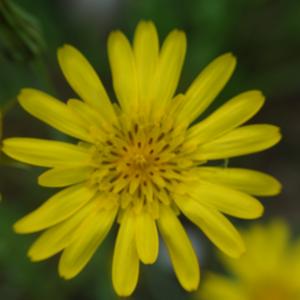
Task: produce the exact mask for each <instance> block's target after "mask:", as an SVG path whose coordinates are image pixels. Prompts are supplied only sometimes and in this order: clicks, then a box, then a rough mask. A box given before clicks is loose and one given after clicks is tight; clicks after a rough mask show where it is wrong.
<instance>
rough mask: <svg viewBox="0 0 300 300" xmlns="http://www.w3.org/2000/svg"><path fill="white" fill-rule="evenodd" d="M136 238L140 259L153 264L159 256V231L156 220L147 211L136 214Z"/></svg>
mask: <svg viewBox="0 0 300 300" xmlns="http://www.w3.org/2000/svg"><path fill="white" fill-rule="evenodd" d="M135 228H136V231H135V240H136V247H137V252H138V255H139V258H140V260H141V261H142V262H143V263H144V264H153V263H154V262H155V261H156V259H157V256H158V247H159V241H158V232H157V227H156V224H155V220H154V219H153V217H152V216H151V215H150V214H149V213H148V212H147V211H141V212H140V213H139V214H137V216H136V223H135Z"/></svg>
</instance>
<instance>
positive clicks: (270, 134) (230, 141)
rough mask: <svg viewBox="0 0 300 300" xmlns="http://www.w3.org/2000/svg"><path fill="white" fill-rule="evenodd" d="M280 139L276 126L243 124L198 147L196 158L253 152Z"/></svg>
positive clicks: (266, 147) (219, 157) (214, 157)
mask: <svg viewBox="0 0 300 300" xmlns="http://www.w3.org/2000/svg"><path fill="white" fill-rule="evenodd" d="M280 139H281V134H280V132H279V128H278V127H276V126H273V125H264V124H256V125H248V126H243V127H240V128H237V129H234V130H232V131H231V132H229V133H227V134H225V135H223V136H222V137H220V138H218V139H216V140H214V141H212V142H209V143H207V144H204V145H202V146H200V147H198V149H197V152H198V153H199V154H198V155H197V159H201V160H208V159H221V158H229V157H234V156H240V155H245V154H249V153H255V152H259V151H262V150H265V149H268V148H270V147H272V146H274V145H275V144H277V143H278V142H279V141H280Z"/></svg>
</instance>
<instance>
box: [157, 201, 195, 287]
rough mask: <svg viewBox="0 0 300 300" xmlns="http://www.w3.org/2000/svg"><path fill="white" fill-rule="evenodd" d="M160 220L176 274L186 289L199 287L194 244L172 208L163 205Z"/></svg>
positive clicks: (160, 228) (162, 233) (159, 223)
mask: <svg viewBox="0 0 300 300" xmlns="http://www.w3.org/2000/svg"><path fill="white" fill-rule="evenodd" d="M159 212H160V216H159V220H158V226H159V231H160V233H161V235H162V237H163V239H164V241H165V243H166V246H167V249H168V252H169V255H170V257H171V261H172V264H173V267H174V271H175V274H176V276H177V278H178V280H179V282H180V284H181V285H182V287H183V288H184V289H186V290H187V291H194V290H196V289H197V288H198V285H199V280H200V270H199V264H198V259H197V256H196V254H195V251H194V249H193V246H192V244H191V242H190V240H189V238H188V236H187V234H186V232H185V230H184V228H183V227H182V225H181V223H180V221H179V220H178V218H177V216H176V214H175V213H174V212H173V211H172V210H171V208H169V207H167V206H164V205H161V206H160V210H159Z"/></svg>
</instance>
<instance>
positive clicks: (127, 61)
mask: <svg viewBox="0 0 300 300" xmlns="http://www.w3.org/2000/svg"><path fill="white" fill-rule="evenodd" d="M107 47H108V58H109V63H110V68H111V72H112V79H113V86H114V90H115V93H116V96H117V98H118V100H119V102H120V104H121V107H122V108H123V109H124V110H125V111H126V112H127V113H132V112H135V111H136V109H137V103H138V84H137V74H136V66H135V59H134V55H133V51H132V49H131V46H130V44H129V41H128V40H127V38H126V37H125V35H124V34H123V33H122V32H120V31H115V32H112V33H111V34H110V35H109V38H108V45H107Z"/></svg>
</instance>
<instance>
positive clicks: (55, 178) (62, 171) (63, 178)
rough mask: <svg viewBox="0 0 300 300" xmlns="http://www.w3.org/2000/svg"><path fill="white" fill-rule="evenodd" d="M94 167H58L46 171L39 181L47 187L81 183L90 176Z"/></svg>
mask: <svg viewBox="0 0 300 300" xmlns="http://www.w3.org/2000/svg"><path fill="white" fill-rule="evenodd" d="M92 171H93V168H92V167H84V166H83V167H80V166H79V167H58V168H54V169H51V170H48V171H46V172H44V173H43V174H42V175H40V176H39V178H38V182H39V184H40V185H42V186H47V187H64V186H68V185H72V184H75V183H80V182H82V181H85V180H87V179H88V178H89V176H90V175H91V173H92Z"/></svg>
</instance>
